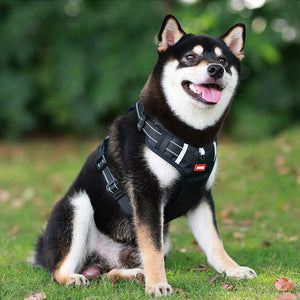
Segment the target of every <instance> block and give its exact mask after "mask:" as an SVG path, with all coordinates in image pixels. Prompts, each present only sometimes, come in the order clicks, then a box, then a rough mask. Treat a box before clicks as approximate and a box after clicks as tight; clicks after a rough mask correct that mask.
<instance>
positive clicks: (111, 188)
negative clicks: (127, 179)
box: [106, 178, 123, 201]
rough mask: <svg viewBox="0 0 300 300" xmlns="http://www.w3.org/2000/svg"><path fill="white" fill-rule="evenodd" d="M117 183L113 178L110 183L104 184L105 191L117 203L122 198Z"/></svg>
mask: <svg viewBox="0 0 300 300" xmlns="http://www.w3.org/2000/svg"><path fill="white" fill-rule="evenodd" d="M118 185H119V182H118V180H117V179H116V178H114V179H113V180H112V181H111V182H108V183H107V184H106V191H107V192H108V193H109V194H110V195H111V196H112V197H113V198H114V199H115V200H116V201H118V200H119V199H120V198H121V197H122V196H123V192H122V190H121V189H120V188H119V186H118Z"/></svg>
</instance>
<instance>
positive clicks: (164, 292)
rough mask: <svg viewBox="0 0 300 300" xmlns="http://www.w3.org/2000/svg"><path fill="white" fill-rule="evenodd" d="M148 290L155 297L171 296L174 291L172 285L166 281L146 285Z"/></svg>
mask: <svg viewBox="0 0 300 300" xmlns="http://www.w3.org/2000/svg"><path fill="white" fill-rule="evenodd" d="M146 292H147V293H148V294H152V295H154V296H155V297H163V296H171V295H172V293H173V289H172V287H171V286H170V285H169V284H168V283H166V282H160V283H156V284H151V285H149V286H148V285H147V286H146Z"/></svg>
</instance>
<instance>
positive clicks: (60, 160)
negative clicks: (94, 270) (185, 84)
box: [0, 128, 300, 299]
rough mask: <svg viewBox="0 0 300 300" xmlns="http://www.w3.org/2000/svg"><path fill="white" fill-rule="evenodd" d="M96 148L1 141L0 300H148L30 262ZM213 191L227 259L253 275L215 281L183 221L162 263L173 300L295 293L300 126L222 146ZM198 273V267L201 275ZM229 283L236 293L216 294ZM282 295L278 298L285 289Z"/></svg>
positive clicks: (123, 287) (138, 292)
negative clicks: (40, 296)
mask: <svg viewBox="0 0 300 300" xmlns="http://www.w3.org/2000/svg"><path fill="white" fill-rule="evenodd" d="M97 144H98V141H91V140H79V139H73V138H64V139H62V138H60V139H41V140H33V141H25V142H22V143H15V144H9V143H5V142H0V299H24V298H26V297H29V296H30V295H34V294H37V293H41V292H44V293H45V294H46V296H47V298H48V299H151V297H149V296H145V294H144V287H143V286H142V285H141V284H136V283H135V282H129V283H127V282H123V281H119V282H117V283H116V284H115V285H113V284H112V283H111V282H110V281H108V280H106V279H103V280H99V281H94V282H92V284H91V286H90V287H89V288H78V287H73V288H65V287H63V286H59V285H57V284H56V283H52V282H51V276H50V274H48V273H47V272H46V271H44V270H43V269H38V268H32V267H31V266H30V264H29V263H27V262H26V259H27V258H28V257H29V256H30V254H31V252H32V251H33V248H34V243H35V240H36V237H37V236H38V234H39V233H40V232H41V230H42V228H43V226H44V225H45V222H46V220H47V218H48V216H49V213H50V211H51V208H52V206H53V204H54V203H55V202H56V201H57V200H58V199H59V198H60V197H61V196H62V195H63V194H64V193H65V191H66V190H67V188H68V187H69V185H70V184H71V182H72V181H73V179H74V178H75V176H76V175H77V173H78V172H79V170H80V168H81V166H82V164H83V163H84V161H85V159H86V157H87V155H88V154H89V152H91V151H92V150H93V149H95V147H96V146H97ZM218 147H219V151H218V156H219V175H218V180H217V183H216V186H215V190H214V199H215V205H216V210H217V218H218V224H219V230H220V233H221V236H222V238H223V240H224V244H225V248H226V249H227V252H228V253H229V254H230V255H231V256H232V257H233V258H234V259H235V260H236V261H237V262H238V263H239V264H241V265H246V266H248V267H251V268H253V269H254V270H255V271H256V272H257V274H258V277H257V278H255V279H252V280H240V281H236V280H232V279H229V278H224V276H220V277H219V278H218V279H217V280H216V281H214V282H213V283H212V284H208V281H209V280H210V279H211V278H212V277H213V276H214V275H215V271H214V270H213V269H211V268H210V269H209V271H201V270H199V264H207V262H206V258H205V256H204V254H203V253H202V252H201V250H200V249H199V247H198V246H197V245H196V243H195V240H194V238H193V236H192V235H191V233H190V231H189V228H188V226H187V224H186V221H185V220H184V219H179V220H176V221H174V222H173V223H172V226H171V240H172V249H171V251H170V255H169V256H168V258H167V260H166V268H167V276H168V280H169V283H170V284H171V285H172V287H174V288H178V291H177V292H176V293H175V294H174V295H173V296H172V298H174V299H276V298H277V296H278V295H279V294H280V292H278V291H277V290H276V289H275V287H274V284H273V282H274V281H275V280H276V279H277V278H280V277H285V278H287V279H289V280H291V281H292V282H293V283H294V288H295V289H294V291H292V292H293V293H294V294H297V293H299V292H300V234H299V230H300V221H299V220H300V128H296V129H294V130H290V131H288V132H285V133H283V134H281V135H280V136H278V137H277V138H275V139H273V140H268V141H264V142H260V143H257V144H254V143H253V144H251V143H243V144H240V143H237V142H230V141H224V142H223V141H222V140H221V141H220V142H219V146H218ZM197 269H198V270H197ZM225 283H226V284H228V283H229V284H231V285H233V287H234V288H233V290H230V291H229V290H227V289H225V288H223V287H222V285H223V284H225ZM281 293H282V292H281Z"/></svg>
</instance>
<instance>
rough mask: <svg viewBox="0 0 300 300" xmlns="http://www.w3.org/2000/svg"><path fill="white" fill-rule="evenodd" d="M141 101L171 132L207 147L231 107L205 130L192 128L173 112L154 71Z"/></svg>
mask: <svg viewBox="0 0 300 300" xmlns="http://www.w3.org/2000/svg"><path fill="white" fill-rule="evenodd" d="M140 101H141V103H142V105H143V106H144V110H145V113H146V115H147V116H148V117H150V118H151V119H152V120H155V121H157V122H159V123H160V124H161V125H163V126H164V127H165V128H166V129H168V130H169V131H170V132H172V133H173V134H175V135H177V136H179V137H181V138H182V139H183V140H185V141H186V142H188V143H189V144H191V145H193V146H195V147H207V146H208V145H210V144H212V143H213V141H214V140H215V139H216V137H217V135H218V133H219V131H220V129H221V127H222V125H223V122H224V119H225V118H226V116H227V114H228V112H229V109H230V106H228V108H227V109H226V110H225V112H224V113H223V115H222V116H221V118H220V119H219V120H218V121H217V122H216V123H215V124H214V125H213V126H209V127H207V128H205V129H203V130H197V129H195V128H192V127H191V126H189V125H187V124H185V123H184V122H182V121H181V120H180V119H178V117H176V115H175V114H174V113H172V111H171V110H170V108H169V106H168V104H167V102H166V101H165V99H164V95H163V93H162V91H161V86H160V84H159V82H158V80H157V79H156V78H155V76H154V75H153V73H152V74H151V75H150V76H149V78H148V81H147V83H146V84H145V86H144V88H143V90H142V92H141V95H140Z"/></svg>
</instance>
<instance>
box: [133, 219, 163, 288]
mask: <svg viewBox="0 0 300 300" xmlns="http://www.w3.org/2000/svg"><path fill="white" fill-rule="evenodd" d="M136 233H137V238H138V242H139V246H140V248H141V251H142V255H143V258H144V271H145V275H146V291H147V292H149V290H151V289H152V286H153V285H156V284H159V283H167V278H166V272H165V264H164V251H163V247H161V249H160V250H157V248H156V247H155V245H154V243H153V242H152V238H151V234H150V232H149V230H148V228H147V227H146V226H145V225H142V224H138V225H137V226H136ZM162 244H163V241H161V245H162Z"/></svg>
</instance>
